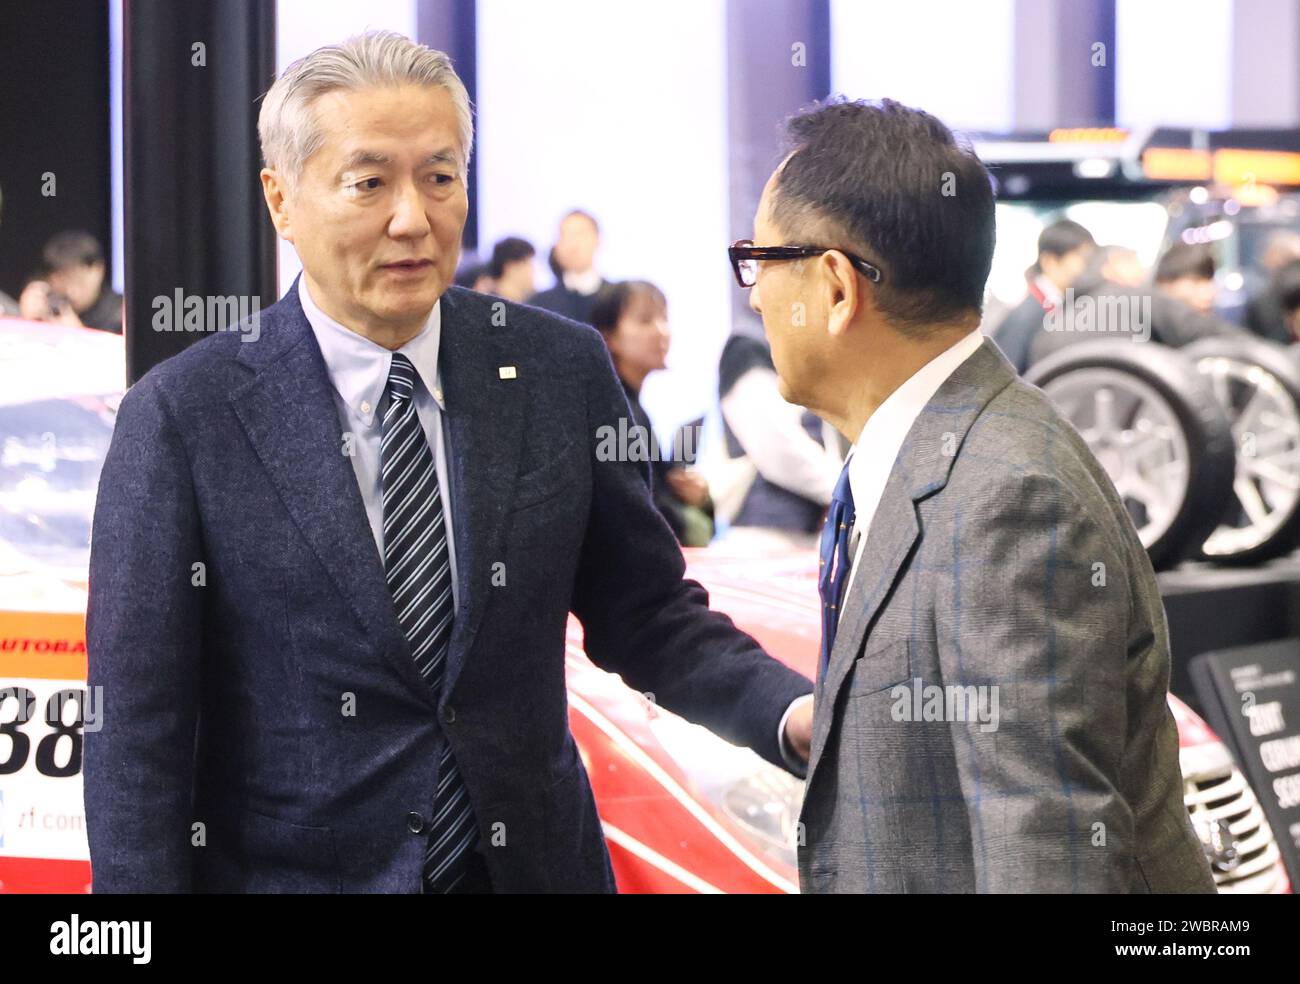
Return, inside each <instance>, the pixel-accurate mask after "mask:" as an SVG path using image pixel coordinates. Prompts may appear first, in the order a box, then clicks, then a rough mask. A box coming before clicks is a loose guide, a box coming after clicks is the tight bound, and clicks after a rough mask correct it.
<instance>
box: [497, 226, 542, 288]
mask: <svg viewBox="0 0 1300 984" xmlns="http://www.w3.org/2000/svg"><path fill="white" fill-rule="evenodd" d="M536 255H537V250H535V249H533V244H532V243H530V242H529V241H528V240H527V239H520V238H519V237H518V236H507V237H506V238H505V239H503V240H501V242H499V243H497V244H496V245H495V246H493V247H492V259H490V260H489V261H488V275H489V276H491V277H493V278H496V277H500V276H501V275H502V274H503V273H505V272H506V264H507V263H515V262H517V261H519V260H526V259H528V258H529V257H530V256H536Z"/></svg>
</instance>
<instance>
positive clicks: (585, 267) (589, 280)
mask: <svg viewBox="0 0 1300 984" xmlns="http://www.w3.org/2000/svg"><path fill="white" fill-rule="evenodd" d="M599 248H600V226H599V225H598V224H597V223H596V220H595V218H594V217H593V216H592V215H591V214H590V213H588V212H584V211H582V209H576V208H575V209H574V210H573V211H571V212H569V214H568V215H566V216H565V217H564V218H563V219H561V220H560V236H559V238H558V239H557V240H556V242H555V249H554V250H552V251H551V259H552V261H553V262H552V263H551V271H552V272H553V273H555V275H556V276H555V281H556V282H555V286H554V287H551V288H550V289H549V290H544V291H542V292H541V293H540V294H535V295H533V298H532V300H530V301H529V302H528V303H529V304H531V305H533V306H534V307H539V308H543V309H544V310H547V311H553V312H554V313H556V314H562V315H564V316H565V317H566V318H572V319H573V320H574V321H581V322H584V323H585V324H591V306H592V303H593V302H594V301H595V298H596V292H597V291H599V290H600V289H601V288H602V287H604V286H605V284H606V283H608V281H606V280H605V279H604V278H603V277H602V276H601V275H600V274H599V273H598V272H597V270H596V250H598V249H599Z"/></svg>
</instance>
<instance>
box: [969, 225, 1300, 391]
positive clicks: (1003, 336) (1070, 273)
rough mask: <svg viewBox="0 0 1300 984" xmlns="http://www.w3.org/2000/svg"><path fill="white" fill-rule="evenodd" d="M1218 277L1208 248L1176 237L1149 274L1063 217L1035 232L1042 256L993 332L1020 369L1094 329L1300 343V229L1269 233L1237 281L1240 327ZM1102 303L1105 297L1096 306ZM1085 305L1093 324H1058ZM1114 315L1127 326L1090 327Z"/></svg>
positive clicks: (1126, 251)
mask: <svg viewBox="0 0 1300 984" xmlns="http://www.w3.org/2000/svg"><path fill="white" fill-rule="evenodd" d="M1217 273H1218V270H1217V267H1216V262H1215V255H1214V251H1213V248H1212V247H1211V246H1209V245H1208V244H1205V243H1189V242H1183V241H1178V242H1175V243H1173V244H1172V245H1171V246H1169V247H1168V249H1166V250H1165V252H1164V253H1163V254H1162V255H1161V256H1160V257H1159V259H1158V260H1157V262H1156V264H1155V266H1154V267H1153V268H1152V269H1150V270H1148V269H1147V268H1146V267H1144V266H1143V264H1142V263H1141V262H1140V260H1139V259H1138V255H1137V253H1136V251H1134V250H1132V249H1130V248H1128V247H1127V246H1123V245H1099V244H1098V243H1097V241H1096V240H1095V239H1094V238H1093V235H1092V233H1091V232H1089V231H1088V229H1086V228H1084V226H1082V225H1080V224H1079V223H1078V222H1074V221H1071V220H1070V219H1061V220H1059V221H1056V222H1053V223H1051V224H1050V225H1048V226H1046V227H1045V228H1044V229H1043V231H1042V232H1041V233H1040V235H1039V237H1038V258H1037V260H1036V261H1035V262H1034V263H1033V265H1032V266H1030V267H1029V269H1028V270H1026V271H1025V297H1024V299H1023V300H1022V301H1021V302H1020V303H1019V304H1018V305H1017V306H1016V307H1014V308H1012V309H1011V310H1010V311H1009V312H1008V313H1007V314H1006V315H1005V317H1003V318H1002V319H1001V320H1000V322H998V323H996V324H995V325H994V326H993V329H992V331H991V334H992V336H993V339H994V340H995V341H996V342H997V343H998V345H999V346H1000V347H1001V349H1002V351H1003V353H1004V354H1005V355H1006V357H1007V358H1008V359H1009V360H1010V361H1011V362H1012V364H1013V365H1015V367H1016V369H1017V370H1018V371H1020V372H1022V373H1023V372H1025V371H1026V370H1027V369H1029V368H1030V367H1031V366H1032V365H1033V364H1034V363H1036V362H1038V361H1040V360H1042V359H1043V358H1044V357H1046V356H1047V355H1050V354H1051V353H1052V352H1054V351H1056V350H1057V349H1059V348H1060V347H1062V346H1065V345H1069V344H1071V343H1073V342H1077V341H1081V340H1084V339H1086V338H1089V337H1095V336H1096V333H1098V332H1104V333H1115V332H1123V331H1137V330H1138V329H1139V328H1140V329H1141V330H1142V331H1143V333H1146V332H1148V331H1149V336H1150V338H1151V339H1152V340H1154V341H1157V342H1160V343H1162V344H1164V345H1169V346H1171V347H1173V348H1181V347H1182V346H1184V345H1188V344H1190V343H1191V342H1194V341H1196V340H1197V339H1200V338H1205V337H1208V336H1213V335H1233V334H1241V333H1243V332H1246V333H1249V334H1253V335H1256V336H1258V337H1260V338H1264V339H1267V340H1269V341H1272V342H1276V343H1279V344H1283V345H1291V344H1294V343H1296V342H1297V341H1300V232H1295V231H1293V230H1288V229H1279V230H1277V231H1274V232H1273V233H1271V234H1270V236H1269V238H1268V240H1267V241H1266V243H1265V244H1264V247H1263V249H1262V250H1261V253H1260V257H1259V263H1258V267H1257V268H1256V269H1253V270H1250V271H1247V276H1246V277H1244V278H1243V279H1244V280H1245V285H1246V290H1247V292H1248V298H1247V303H1246V308H1245V316H1244V319H1243V321H1244V323H1243V324H1242V325H1237V324H1235V323H1233V322H1231V321H1229V320H1228V319H1226V318H1225V317H1223V316H1221V315H1220V314H1219V313H1218V312H1217V311H1216V308H1215V299H1216V296H1217V292H1218V284H1217V281H1216V274H1217ZM1103 300H1104V301H1106V302H1107V303H1099V302H1100V301H1103ZM1126 301H1127V302H1131V303H1127V304H1126V303H1124V302H1126ZM1115 302H1119V303H1115ZM1084 306H1087V308H1088V318H1089V319H1090V321H1091V322H1092V323H1091V324H1090V325H1089V328H1088V330H1086V331H1068V330H1059V328H1060V326H1061V325H1068V324H1069V323H1070V322H1071V318H1070V315H1071V314H1072V313H1077V312H1078V311H1080V310H1081V309H1082V308H1083V307H1084ZM1071 308H1073V309H1074V311H1073V312H1072V311H1071ZM1135 312H1137V313H1140V314H1141V315H1142V317H1143V319H1144V321H1145V322H1146V323H1143V324H1141V325H1138V324H1136V322H1135V321H1134V319H1132V318H1131V315H1132V314H1133V313H1135ZM1117 316H1122V317H1123V318H1125V319H1128V320H1129V322H1130V323H1127V324H1119V323H1106V322H1105V321H1104V320H1103V321H1102V322H1101V323H1096V322H1097V319H1098V318H1103V319H1104V318H1106V317H1110V318H1111V319H1112V320H1118V318H1117ZM1053 328H1056V329H1058V330H1053Z"/></svg>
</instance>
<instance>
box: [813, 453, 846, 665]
mask: <svg viewBox="0 0 1300 984" xmlns="http://www.w3.org/2000/svg"><path fill="white" fill-rule="evenodd" d="M849 460H850V461H851V460H852V456H850V458H849ZM853 520H854V512H853V488H852V486H851V485H850V484H849V462H848V461H846V462H844V470H843V471H841V472H840V478H839V481H837V482H836V483H835V491H834V492H832V493H831V506H830V509H829V510H827V513H826V525H825V526H824V527H822V542H821V566H820V567H819V568H818V572H817V590H818V592H819V593H820V594H821V596H822V651H821V660H820V662H819V664H818V673H819V674H821V675H823V676H824V675H825V674H826V667H827V665H829V663H830V659H831V648H832V647H833V646H834V645H835V630H836V628H837V627H838V626H839V620H840V619H839V615H840V612H839V606H840V600H841V598H840V596H841V595H842V594H843V593H844V584H845V582H846V581H847V580H848V577H849V569H850V565H851V564H852V563H853V557H852V555H851V554H850V553H849V536H850V533H851V532H852V528H853Z"/></svg>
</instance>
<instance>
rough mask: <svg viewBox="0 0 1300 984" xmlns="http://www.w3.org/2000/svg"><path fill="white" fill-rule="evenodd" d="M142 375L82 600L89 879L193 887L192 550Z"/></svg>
mask: <svg viewBox="0 0 1300 984" xmlns="http://www.w3.org/2000/svg"><path fill="white" fill-rule="evenodd" d="M153 375H154V378H151V377H150V376H146V377H145V378H144V379H142V380H141V381H140V382H138V383H137V384H136V385H135V386H133V387H131V389H129V390H128V391H127V394H126V396H125V397H124V398H123V400H122V403H121V406H120V408H119V410H118V414H117V422H116V425H115V427H114V431H113V438H112V442H111V444H110V446H109V450H108V455H107V457H106V458H105V461H104V469H103V471H102V473H101V475H100V480H99V492H98V497H97V499H96V503H95V516H94V521H93V526H92V532H91V551H90V596H89V603H88V606H87V610H86V642H87V647H86V648H87V658H88V663H89V668H88V669H89V672H88V681H87V682H88V685H89V686H90V687H91V688H92V693H97V694H98V695H99V698H100V701H99V703H100V707H102V709H103V711H102V715H101V721H100V722H99V723H100V725H101V727H100V728H99V730H96V731H89V730H88V731H87V733H86V736H85V806H86V829H87V836H88V839H89V843H90V859H91V867H92V882H93V888H94V891H95V892H185V891H189V890H190V888H191V869H190V863H191V862H190V851H191V847H190V845H191V823H192V822H193V816H192V805H191V790H192V785H193V775H194V742H195V725H196V719H197V714H198V679H199V663H200V653H201V636H202V601H201V596H202V591H203V588H202V587H201V586H196V585H195V584H194V581H195V580H199V579H198V578H196V575H195V567H194V565H196V564H199V563H201V562H203V560H204V555H203V545H202V537H201V533H200V525H199V516H198V507H197V503H196V499H195V495H194V488H193V484H192V480H191V473H190V468H189V463H188V459H187V456H186V452H185V448H184V445H183V443H182V440H181V436H180V434H179V433H178V431H177V429H176V427H175V424H174V421H173V417H172V413H171V411H170V409H169V408H168V406H167V401H166V398H165V397H164V395H163V393H162V392H161V391H160V387H159V386H158V385H157V378H156V374H153Z"/></svg>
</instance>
